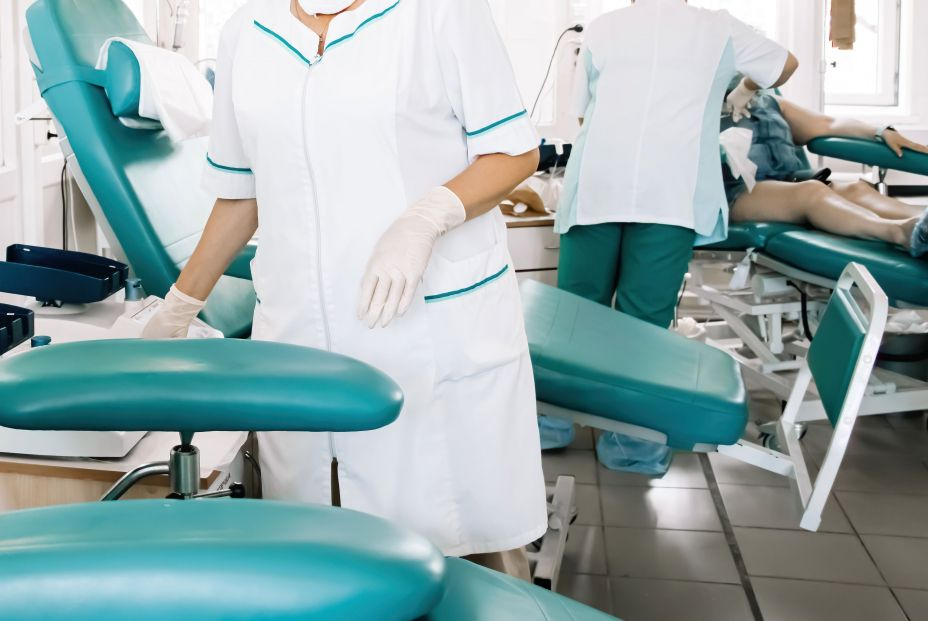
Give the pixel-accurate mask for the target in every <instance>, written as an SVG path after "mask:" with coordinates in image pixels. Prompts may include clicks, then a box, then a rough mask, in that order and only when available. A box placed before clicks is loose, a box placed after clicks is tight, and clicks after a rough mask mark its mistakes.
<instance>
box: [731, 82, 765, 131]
mask: <svg viewBox="0 0 928 621" xmlns="http://www.w3.org/2000/svg"><path fill="white" fill-rule="evenodd" d="M746 81H747V80H741V83H740V84H738V86H736V87H735V90H733V91H732V92H731V93H729V94H728V97H726V98H725V107H724V108H723V109H722V110H723V112H725V114H731V120H732V121H734V122H735V123H739V122H741V119H744V118H748V119H749V118H751V104H752V102H753V101H754V96H755V95H756V94H757V91H755V90H753V89H750V88H748V87H747V85H746Z"/></svg>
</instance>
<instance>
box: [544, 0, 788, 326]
mask: <svg viewBox="0 0 928 621" xmlns="http://www.w3.org/2000/svg"><path fill="white" fill-rule="evenodd" d="M786 59H787V51H786V50H785V49H784V48H783V47H781V46H780V45H778V44H776V43H774V42H773V41H770V40H769V39H767V38H765V37H763V36H762V35H761V34H760V33H758V32H757V31H755V30H754V29H752V28H750V27H749V26H747V25H745V24H743V23H742V22H740V21H738V20H736V19H734V18H733V17H732V16H731V15H729V14H728V13H727V12H725V11H708V10H705V9H698V8H695V7H690V6H688V5H687V4H686V3H685V2H684V0H638V1H637V2H636V3H635V4H634V5H633V6H631V7H629V8H626V9H620V10H618V11H613V12H611V13H607V14H605V15H603V16H602V17H600V18H599V19H597V20H595V21H593V23H592V24H590V26H589V28H587V31H586V39H585V42H584V46H583V49H582V50H581V54H580V59H579V63H578V69H577V74H576V79H575V88H574V102H573V107H574V113H575V114H576V115H577V116H578V117H581V118H583V119H584V123H583V127H582V129H581V131H580V134H579V136H578V138H577V140H576V143H575V145H574V150H573V153H572V154H571V159H570V162H569V164H568V167H567V172H566V177H565V185H564V193H563V195H562V199H561V202H560V205H559V208H558V213H557V223H556V230H557V231H558V232H559V233H561V234H562V238H561V262H560V266H559V275H558V284H559V286H561V287H562V288H564V289H567V290H568V291H573V292H575V293H578V294H580V295H586V296H587V297H590V298H592V299H596V300H597V301H599V302H601V303H603V304H610V305H611V303H612V293H615V294H616V297H617V301H616V306H617V308H618V309H619V310H621V311H624V312H627V313H629V314H632V315H634V316H636V317H639V318H641V319H643V320H645V321H649V322H651V323H655V324H657V325H660V326H663V327H666V326H668V325H669V324H670V322H671V319H672V317H673V309H674V305H675V302H676V298H677V295H678V293H679V290H680V287H681V285H682V282H683V277H684V275H685V274H686V270H687V266H688V263H689V260H690V258H691V256H692V247H693V245H694V243H708V242H711V241H718V240H721V239H724V238H725V237H726V236H727V226H728V209H727V201H726V200H725V192H724V187H723V184H722V173H721V170H720V168H719V165H718V162H719V138H718V137H719V114H720V111H721V109H722V104H723V98H724V95H725V90H726V87H727V86H728V84H729V82H730V81H731V79H732V78H733V77H734V76H735V75H736V74H737V73H739V72H740V73H741V74H743V75H746V76H748V77H750V78H752V79H753V80H754V81H755V82H757V83H758V84H759V85H760V86H770V85H772V84H774V83H775V82H776V80H777V79H778V78H779V77H780V75H781V73H782V71H783V68H784V66H785V64H786Z"/></svg>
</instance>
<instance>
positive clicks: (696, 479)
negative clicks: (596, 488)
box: [598, 453, 709, 489]
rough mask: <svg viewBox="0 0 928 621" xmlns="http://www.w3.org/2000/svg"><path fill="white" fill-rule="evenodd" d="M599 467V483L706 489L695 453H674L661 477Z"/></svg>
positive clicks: (704, 479) (704, 478)
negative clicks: (671, 460) (668, 467)
mask: <svg viewBox="0 0 928 621" xmlns="http://www.w3.org/2000/svg"><path fill="white" fill-rule="evenodd" d="M598 467H599V482H600V484H601V485H622V486H630V487H690V488H700V489H706V488H707V487H709V485H708V484H707V483H706V476H705V475H704V474H703V473H702V466H701V465H700V463H699V455H696V454H695V453H676V454H675V455H674V456H673V462H672V463H671V464H670V469H669V470H668V471H667V474H665V475H664V476H663V477H660V478H658V477H649V476H645V475H643V474H632V473H629V472H615V471H613V470H609V469H608V468H606V467H604V466H603V465H602V464H599V465H598Z"/></svg>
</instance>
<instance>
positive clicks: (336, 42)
mask: <svg viewBox="0 0 928 621" xmlns="http://www.w3.org/2000/svg"><path fill="white" fill-rule="evenodd" d="M400 2H401V0H396V2H394V3H393V4H392V5H391V6H388V7H387V8H385V9H384V10H383V11H381V12H380V13H377V14H376V15H371V16H370V17H368V18H367V19H365V20H364V21H363V22H361V23H360V24H358V27H357V28H355V29H354V31H353V32H350V33H348V34H346V35H345V36H344V37H339V38H338V39H335V40H334V41H332V42H330V43H329V44H328V45H326V46H325V51H326V52H328V51H329V50H330V49H331V48H333V47H335V46H336V45H340V44H342V43H344V42H345V41H347V40H348V39H350V38H351V37H353V36H355V35H356V34H358V31H359V30H361V29H362V28H364V27H365V26H367V25H368V24H370V23H371V22H373V21H376V20H378V19H380V18H381V17H383V16H384V15H386V14H387V13H389V12H390V11H392V10H393V9H395V8H396V7H397V6H399V4H400Z"/></svg>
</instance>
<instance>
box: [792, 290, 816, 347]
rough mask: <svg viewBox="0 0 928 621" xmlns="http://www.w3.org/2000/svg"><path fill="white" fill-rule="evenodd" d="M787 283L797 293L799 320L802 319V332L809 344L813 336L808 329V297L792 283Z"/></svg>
mask: <svg viewBox="0 0 928 621" xmlns="http://www.w3.org/2000/svg"><path fill="white" fill-rule="evenodd" d="M788 282H789V284H790V286H792V287H793V288H794V289H796V291H798V292H799V312H800V318H801V319H802V331H803V332H805V334H806V338H807V339H809V342H810V343H811V342H812V339H813V336H812V330H811V328H810V327H809V295H808V294H807V293H806V292H805V291H804V290H803V289H802V288H801V287H799V285H797V284H796V283H794V282H793V281H791V280H790V281H788Z"/></svg>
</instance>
